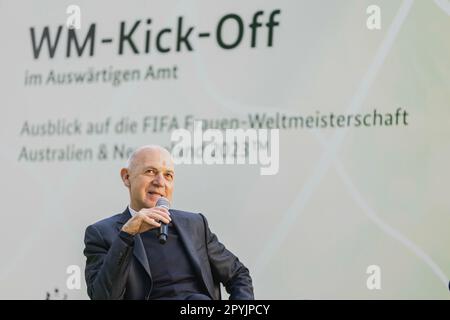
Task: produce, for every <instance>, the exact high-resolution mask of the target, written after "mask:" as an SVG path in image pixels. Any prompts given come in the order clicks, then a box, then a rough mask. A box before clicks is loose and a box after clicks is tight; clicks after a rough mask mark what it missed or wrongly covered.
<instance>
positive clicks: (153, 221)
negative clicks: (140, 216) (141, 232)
mask: <svg viewBox="0 0 450 320" xmlns="http://www.w3.org/2000/svg"><path fill="white" fill-rule="evenodd" d="M144 221H145V223H147V224H149V225H151V226H155V227H159V226H161V223H159V222H157V221H156V220H155V219H152V218H150V217H149V216H144Z"/></svg>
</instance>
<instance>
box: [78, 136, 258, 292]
mask: <svg viewBox="0 0 450 320" xmlns="http://www.w3.org/2000/svg"><path fill="white" fill-rule="evenodd" d="M120 175H121V177H122V181H123V184H124V185H125V187H126V188H128V191H129V195H130V203H129V205H128V207H127V208H126V209H125V211H124V212H123V213H120V214H117V215H114V216H112V217H110V218H107V219H104V220H101V221H99V222H97V223H95V224H93V225H90V226H89V227H87V229H86V233H85V240H84V242H85V249H84V255H85V256H86V270H85V276H86V284H87V291H88V295H89V297H90V298H91V299H141V300H142V299H177V300H218V299H221V294H220V283H222V284H223V285H224V286H225V288H226V290H227V292H228V293H229V294H230V299H233V300H238V299H245V300H248V299H253V286H252V279H251V277H250V274H249V271H248V269H247V268H246V267H245V266H244V265H243V264H242V263H241V262H240V261H239V259H238V258H237V257H236V256H235V255H233V254H232V253H231V252H230V251H228V250H227V249H226V248H225V246H224V245H223V244H222V243H220V242H219V241H218V239H217V237H216V235H214V234H213V233H212V232H211V231H210V229H209V227H208V222H207V220H206V218H205V217H204V216H203V215H202V214H196V213H191V212H186V211H180V210H174V209H170V210H167V209H165V208H163V207H155V205H156V203H157V201H158V199H159V198H160V197H165V198H167V199H168V200H169V201H171V200H172V194H173V187H174V177H175V170H174V165H173V160H172V157H171V155H170V153H169V151H167V150H166V149H164V148H162V147H160V146H153V145H150V146H144V147H141V148H139V149H137V150H136V151H135V152H133V154H132V155H131V156H130V158H129V159H128V162H127V166H126V168H123V169H121V171H120ZM161 222H164V223H166V224H168V233H169V234H168V239H167V243H165V244H160V243H159V241H158V238H157V235H158V231H159V227H160V223H161Z"/></svg>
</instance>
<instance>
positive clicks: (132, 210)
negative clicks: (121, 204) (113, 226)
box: [128, 205, 137, 217]
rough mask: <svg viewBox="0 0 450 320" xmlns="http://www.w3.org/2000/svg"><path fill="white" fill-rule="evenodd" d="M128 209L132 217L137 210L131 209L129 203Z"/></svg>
mask: <svg viewBox="0 0 450 320" xmlns="http://www.w3.org/2000/svg"><path fill="white" fill-rule="evenodd" d="M128 211H130V214H131V216H132V217H134V216H135V215H136V214H137V211H136V210H134V209H132V208H131V205H128Z"/></svg>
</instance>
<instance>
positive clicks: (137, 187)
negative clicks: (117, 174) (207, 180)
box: [122, 149, 174, 211]
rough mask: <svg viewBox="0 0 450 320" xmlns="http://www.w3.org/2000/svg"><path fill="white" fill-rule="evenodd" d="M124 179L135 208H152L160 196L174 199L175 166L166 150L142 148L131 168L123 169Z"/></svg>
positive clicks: (170, 199)
mask: <svg viewBox="0 0 450 320" xmlns="http://www.w3.org/2000/svg"><path fill="white" fill-rule="evenodd" d="M124 170H125V171H124ZM122 179H123V180H124V183H125V185H127V184H128V185H127V186H128V188H129V189H130V200H131V207H132V208H133V209H134V210H137V211H139V210H141V209H142V208H152V207H154V206H155V205H156V202H157V201H158V199H159V198H160V197H165V198H167V199H168V200H169V201H172V193H173V184H174V168H173V162H172V158H171V156H170V154H169V153H168V152H167V151H166V150H163V149H144V150H141V151H140V152H139V153H138V154H137V155H136V157H135V159H134V161H133V164H132V165H131V166H130V168H129V169H128V170H126V169H122ZM127 182H128V183H127Z"/></svg>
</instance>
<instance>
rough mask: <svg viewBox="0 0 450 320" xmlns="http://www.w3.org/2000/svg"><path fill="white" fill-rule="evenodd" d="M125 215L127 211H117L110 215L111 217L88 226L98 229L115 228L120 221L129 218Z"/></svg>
mask: <svg viewBox="0 0 450 320" xmlns="http://www.w3.org/2000/svg"><path fill="white" fill-rule="evenodd" d="M125 215H126V212H122V213H117V214H115V215H113V216H110V217H107V218H104V219H101V220H99V221H97V222H94V223H93V224H91V225H90V226H89V227H88V228H90V227H91V228H92V227H93V228H95V229H98V230H102V229H111V228H114V227H115V226H116V225H117V223H118V222H121V221H123V222H125V221H126V220H127V217H126V216H125Z"/></svg>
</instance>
